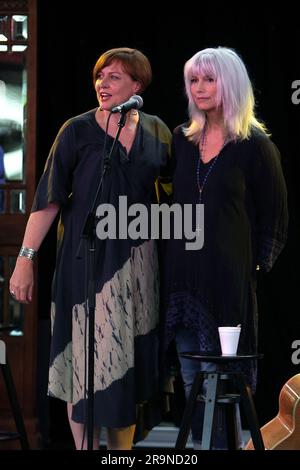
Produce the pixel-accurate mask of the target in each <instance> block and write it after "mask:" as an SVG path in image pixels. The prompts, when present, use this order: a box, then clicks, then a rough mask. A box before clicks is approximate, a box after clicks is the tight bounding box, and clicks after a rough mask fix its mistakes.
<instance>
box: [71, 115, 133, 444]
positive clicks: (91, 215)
mask: <svg viewBox="0 0 300 470" xmlns="http://www.w3.org/2000/svg"><path fill="white" fill-rule="evenodd" d="M109 117H110V116H109ZM108 120H109V118H108ZM125 122H126V111H121V116H120V119H119V122H118V131H117V134H116V137H115V139H114V141H113V144H112V147H111V149H110V151H109V153H108V155H107V156H104V162H103V169H102V174H101V178H100V181H99V184H98V187H97V190H96V193H95V197H94V200H93V203H92V205H91V207H90V210H89V212H88V214H87V217H86V219H85V223H84V225H83V229H82V231H81V237H80V241H79V245H78V249H77V252H76V258H77V259H80V258H81V256H80V251H81V243H82V241H85V257H86V265H87V266H88V270H87V271H86V270H85V276H86V275H87V279H86V281H85V285H88V291H87V304H88V319H89V328H88V338H89V341H88V352H89V353H88V388H87V409H88V412H87V430H88V442H87V449H88V450H93V440H94V352H95V348H94V335H95V308H96V290H95V239H96V221H97V220H98V217H96V209H97V203H98V199H99V196H100V194H101V192H102V189H103V181H104V178H105V176H106V174H107V173H108V172H109V171H110V165H111V156H112V154H113V151H114V149H115V146H116V143H117V141H118V139H119V135H120V132H121V130H122V128H123V127H124V125H125ZM107 129H108V124H107ZM107 129H106V134H107ZM105 141H106V136H105V140H104V148H103V155H105V152H106V148H105V147H106V145H105ZM85 393H86V390H84V396H85Z"/></svg>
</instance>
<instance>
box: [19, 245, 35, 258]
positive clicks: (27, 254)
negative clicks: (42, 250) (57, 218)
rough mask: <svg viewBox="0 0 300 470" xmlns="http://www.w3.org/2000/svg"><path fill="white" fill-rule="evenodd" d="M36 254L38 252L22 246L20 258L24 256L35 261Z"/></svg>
mask: <svg viewBox="0 0 300 470" xmlns="http://www.w3.org/2000/svg"><path fill="white" fill-rule="evenodd" d="M36 254H37V251H36V250H34V249H33V248H26V246H22V248H21V250H20V252H19V256H24V258H27V259H31V260H33V258H34V257H35V256H36Z"/></svg>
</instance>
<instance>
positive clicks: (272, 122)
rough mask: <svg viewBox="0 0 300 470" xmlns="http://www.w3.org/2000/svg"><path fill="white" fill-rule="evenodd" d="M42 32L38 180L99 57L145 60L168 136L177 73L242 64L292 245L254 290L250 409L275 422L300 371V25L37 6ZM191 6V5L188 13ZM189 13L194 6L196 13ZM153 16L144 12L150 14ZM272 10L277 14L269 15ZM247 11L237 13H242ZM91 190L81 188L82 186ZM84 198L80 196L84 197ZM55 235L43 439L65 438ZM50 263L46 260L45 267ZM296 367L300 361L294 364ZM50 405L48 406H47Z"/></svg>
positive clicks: (49, 245)
mask: <svg viewBox="0 0 300 470" xmlns="http://www.w3.org/2000/svg"><path fill="white" fill-rule="evenodd" d="M39 3H40V7H39V8H40V9H39V16H38V18H39V22H38V114H37V125H38V134H37V139H38V153H37V155H38V172H39V174H40V173H41V172H42V169H43V166H44V163H45V160H46V157H47V154H48V151H49V149H50V146H51V144H52V141H53V139H54V137H55V135H56V133H57V131H58V129H59V127H60V126H61V125H62V123H63V122H64V121H65V120H66V119H68V118H70V117H71V116H74V115H76V114H80V113H82V112H85V111H87V110H88V109H90V108H94V107H96V106H97V101H96V98H95V93H94V90H93V84H92V77H91V72H92V68H93V66H94V63H95V62H96V60H97V58H98V56H99V55H100V54H101V53H102V52H104V51H105V50H107V49H110V48H112V47H119V46H129V47H137V48H139V49H141V50H142V51H143V52H144V53H145V54H146V55H147V56H148V57H149V59H150V61H151V64H152V67H153V75H154V78H153V83H152V85H151V86H150V88H149V90H147V91H146V93H145V94H144V96H143V97H144V110H145V112H148V113H152V114H157V115H159V116H160V117H161V118H162V119H163V120H164V121H165V122H166V123H167V124H168V125H169V127H170V129H173V128H174V127H175V126H176V125H177V124H179V123H181V122H183V121H184V120H185V119H186V117H187V114H186V100H185V97H184V93H183V78H182V70H183V65H184V63H185V61H186V60H187V59H188V58H190V57H191V56H192V55H193V54H194V53H195V52H197V51H198V50H200V49H202V48H204V47H209V46H219V45H222V46H228V47H233V48H234V49H236V50H237V52H239V53H240V54H241V56H242V58H243V59H244V61H245V63H246V65H247V67H248V71H249V74H250V77H251V79H252V82H253V84H254V89H255V94H256V98H257V102H258V107H257V109H258V114H259V117H260V118H261V119H263V120H264V121H265V122H266V124H267V126H268V128H269V129H270V131H271V133H272V139H273V141H274V142H275V143H276V144H277V146H278V147H279V149H280V151H281V154H282V164H283V168H284V173H285V176H286V180H287V185H288V191H289V207H290V230H289V240H288V244H287V246H286V248H285V250H284V252H283V253H282V255H281V256H280V259H279V260H278V261H277V263H276V265H275V267H274V269H273V271H272V272H271V273H269V274H268V275H263V274H262V275H261V277H260V279H259V285H258V301H259V312H260V320H259V326H260V327H259V350H260V351H261V352H262V353H264V359H263V360H262V361H261V363H260V367H259V380H258V389H257V393H256V404H257V409H258V414H259V419H260V422H261V424H264V423H265V422H266V421H269V420H270V419H271V418H272V417H274V416H275V414H276V413H277V407H278V395H279V392H280V389H281V387H282V386H283V384H284V383H285V382H286V381H287V380H288V379H289V378H290V377H291V376H293V375H294V374H296V373H299V372H300V370H299V369H300V367H299V365H297V364H293V363H292V359H291V356H292V352H293V349H292V342H293V341H294V340H300V321H299V312H300V309H299V301H298V298H299V294H298V292H299V281H298V279H299V261H300V256H299V244H298V243H299V212H298V206H297V204H298V201H299V186H300V183H299V164H298V160H299V157H300V143H299V134H300V127H299V124H300V104H299V105H295V104H293V103H292V100H291V96H292V93H293V90H292V82H293V81H294V80H297V79H298V80H300V59H299V52H300V46H299V38H298V34H299V30H300V20H299V17H298V19H297V18H296V16H295V15H293V12H292V11H291V12H290V13H286V15H285V17H284V14H283V13H282V11H281V12H277V11H275V10H272V11H267V9H266V11H264V10H262V9H260V10H259V12H256V13H255V14H254V13H253V14H245V13H242V12H241V11H237V10H232V11H229V10H228V9H227V8H225V7H219V6H218V7H217V6H216V5H215V4H214V6H213V7H212V8H207V7H204V6H202V5H201V6H199V7H197V6H191V12H190V14H187V13H183V14H178V15H172V14H163V13H161V12H159V11H158V9H157V7H156V6H155V5H153V7H152V10H151V12H150V11H149V12H148V13H147V14H146V13H144V14H141V13H138V10H136V8H135V6H134V5H132V6H131V7H129V6H128V8H127V11H126V10H124V9H122V10H120V9H119V8H117V6H116V4H114V3H109V2H108V3H105V4H103V3H99V6H98V7H95V6H94V3H93V2H90V1H88V0H87V1H85V2H82V7H80V6H77V4H76V6H75V5H74V2H63V3H64V6H65V7H67V6H69V11H67V12H64V13H63V12H62V11H61V2H59V1H57V0H55V1H51V2H44V1H43V2H39ZM189 5H191V4H187V6H189ZM194 5H195V4H194ZM147 8H149V4H147ZM272 8H273V7H272ZM245 9H246V8H244V9H243V10H245ZM88 184H89V183H88V182H87V186H88ZM83 190H84V188H83ZM54 235H55V233H54V230H52V232H51V233H50V234H49V236H48V237H47V239H46V241H45V243H44V245H43V247H42V249H41V254H40V270H39V320H40V321H39V323H40V345H39V348H40V349H39V354H38V356H39V364H38V368H39V380H38V400H39V403H38V405H39V412H40V417H41V423H42V431H43V434H44V436H46V437H47V435H48V422H49V423H50V440H52V441H55V440H58V439H59V438H64V439H65V438H66V435H67V434H68V427H67V422H66V418H65V411H64V410H65V405H64V404H62V403H60V402H58V401H56V400H50V407H49V415H50V420H48V414H47V413H48V412H47V411H46V410H47V406H48V405H46V401H45V400H46V399H45V395H46V382H47V367H48V341H47V340H48V338H49V306H50V283H51V276H52V270H53V267H54V261H55V236H54ZM51 254H52V257H51ZM298 357H299V358H300V354H298ZM47 403H48V402H47Z"/></svg>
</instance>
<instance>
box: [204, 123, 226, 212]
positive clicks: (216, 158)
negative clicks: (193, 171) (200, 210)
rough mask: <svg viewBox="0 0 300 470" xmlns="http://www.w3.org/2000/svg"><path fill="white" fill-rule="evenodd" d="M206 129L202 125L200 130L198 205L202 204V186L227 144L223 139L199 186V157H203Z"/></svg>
mask: <svg viewBox="0 0 300 470" xmlns="http://www.w3.org/2000/svg"><path fill="white" fill-rule="evenodd" d="M206 129H207V123H205V124H204V127H203V129H202V134H201V140H200V155H199V159H198V163H197V186H198V191H199V204H201V203H202V192H203V189H204V186H205V184H206V181H207V179H208V177H209V175H210V173H211V171H212V169H213V167H214V166H215V164H216V163H217V160H218V158H219V155H220V153H221V151H222V150H223V148H224V146H225V144H226V143H227V139H224V142H223V145H222V147H221V149H220V151H219V153H218V154H217V155H216V156H215V157H214V158H213V159H212V162H211V164H210V166H209V168H208V170H207V172H206V175H205V176H204V179H203V181H202V184H200V167H201V161H202V159H201V157H202V156H203V153H204V149H205V145H206Z"/></svg>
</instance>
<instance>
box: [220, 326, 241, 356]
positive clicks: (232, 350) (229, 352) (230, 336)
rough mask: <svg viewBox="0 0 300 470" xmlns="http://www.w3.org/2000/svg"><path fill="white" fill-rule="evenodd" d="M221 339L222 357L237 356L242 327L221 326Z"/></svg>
mask: <svg viewBox="0 0 300 470" xmlns="http://www.w3.org/2000/svg"><path fill="white" fill-rule="evenodd" d="M218 331H219V337H220V343H221V350H222V356H236V352H237V348H238V344H239V339H240V333H241V327H240V326H219V328H218Z"/></svg>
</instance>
